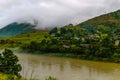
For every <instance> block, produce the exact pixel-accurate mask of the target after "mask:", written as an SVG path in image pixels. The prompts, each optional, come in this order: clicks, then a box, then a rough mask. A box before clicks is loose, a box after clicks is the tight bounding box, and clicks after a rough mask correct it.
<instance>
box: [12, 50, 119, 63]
mask: <svg viewBox="0 0 120 80" xmlns="http://www.w3.org/2000/svg"><path fill="white" fill-rule="evenodd" d="M12 50H14V51H16V52H17V51H18V52H21V53H27V54H39V55H44V56H53V57H54V56H55V57H66V58H73V59H82V60H90V61H100V62H110V63H120V58H115V57H111V58H101V57H95V56H88V55H83V54H82V55H74V54H73V53H59V52H58V53H52V52H49V53H48V52H42V51H32V52H31V51H28V50H23V49H21V48H16V49H14V48H13V49H12Z"/></svg>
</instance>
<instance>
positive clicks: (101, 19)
mask: <svg viewBox="0 0 120 80" xmlns="http://www.w3.org/2000/svg"><path fill="white" fill-rule="evenodd" d="M77 26H80V27H82V28H85V29H86V30H87V32H88V33H91V34H95V33H107V34H109V35H119V34H120V10H118V11H115V12H111V13H107V14H104V15H101V16H98V17H95V18H92V19H89V20H87V21H85V22H82V23H80V24H78V25H77Z"/></svg>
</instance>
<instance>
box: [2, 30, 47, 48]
mask: <svg viewBox="0 0 120 80" xmlns="http://www.w3.org/2000/svg"><path fill="white" fill-rule="evenodd" d="M48 34H49V31H47V30H46V31H45V30H44V31H38V32H34V33H29V34H20V35H16V36H13V37H8V38H0V48H8V47H18V46H21V45H25V44H28V43H30V42H31V41H35V42H41V40H43V39H44V38H45V36H46V37H47V36H49V35H48Z"/></svg>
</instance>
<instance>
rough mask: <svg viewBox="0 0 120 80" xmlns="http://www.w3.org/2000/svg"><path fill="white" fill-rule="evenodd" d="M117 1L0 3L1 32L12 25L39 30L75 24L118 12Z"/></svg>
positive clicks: (4, 0)
mask: <svg viewBox="0 0 120 80" xmlns="http://www.w3.org/2000/svg"><path fill="white" fill-rule="evenodd" d="M119 4H120V0H109V1H108V0H0V28H2V27H4V26H5V25H8V24H10V23H12V22H33V21H34V20H37V21H38V26H37V27H38V28H41V29H45V28H49V27H50V28H52V27H55V26H63V25H66V24H69V23H72V24H78V23H80V22H83V21H85V20H87V19H90V18H92V17H95V16H98V15H101V14H105V13H108V12H111V11H115V10H118V9H119V8H120V6H119Z"/></svg>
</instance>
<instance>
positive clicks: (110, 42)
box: [22, 37, 120, 62]
mask: <svg viewBox="0 0 120 80" xmlns="http://www.w3.org/2000/svg"><path fill="white" fill-rule="evenodd" d="M48 38H49V39H43V40H42V41H41V42H35V41H32V42H30V44H28V45H23V46H22V48H23V49H26V50H29V51H31V52H34V51H40V52H43V53H56V54H58V55H62V56H68V57H76V58H81V59H90V60H103V61H111V62H120V59H119V58H120V46H119V43H118V44H115V40H114V39H111V38H110V37H106V38H104V39H102V40H101V39H89V38H88V39H86V40H82V39H81V38H80V39H74V38H71V39H70V40H68V39H66V37H62V38H60V37H59V38H56V37H48Z"/></svg>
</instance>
